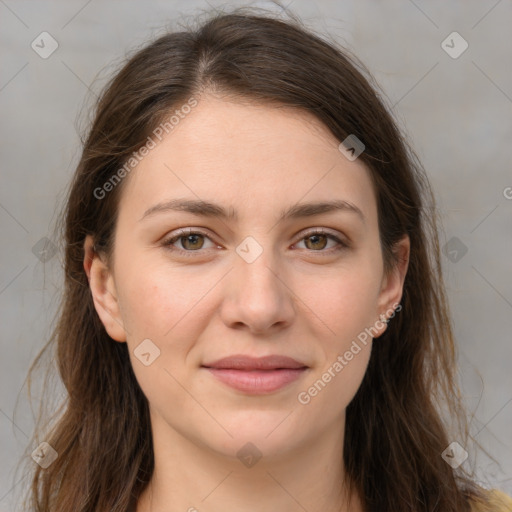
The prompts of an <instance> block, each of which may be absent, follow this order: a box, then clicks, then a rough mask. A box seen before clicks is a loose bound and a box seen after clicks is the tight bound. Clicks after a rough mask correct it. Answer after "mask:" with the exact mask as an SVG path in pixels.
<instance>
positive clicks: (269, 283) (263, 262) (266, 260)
mask: <svg viewBox="0 0 512 512" xmlns="http://www.w3.org/2000/svg"><path fill="white" fill-rule="evenodd" d="M257 236H258V235H257ZM236 253H237V255H238V258H237V259H236V272H235V274H236V277H235V279H237V281H239V283H240V285H243V286H241V289H242V290H244V289H245V290H248V291H251V294H252V295H253V296H254V294H255V293H257V294H259V293H278V292H279V288H280V287H279V285H278V283H276V280H277V277H276V274H277V267H278V266H279V265H280V263H279V261H277V260H276V258H275V255H274V251H273V249H272V247H271V244H270V237H269V236H267V237H265V238H264V237H263V236H258V239H256V237H255V236H247V237H246V238H244V240H242V242H241V243H240V244H239V245H238V246H237V248H236ZM269 298H270V297H269Z"/></svg>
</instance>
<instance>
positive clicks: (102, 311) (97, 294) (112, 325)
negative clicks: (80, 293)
mask: <svg viewBox="0 0 512 512" xmlns="http://www.w3.org/2000/svg"><path fill="white" fill-rule="evenodd" d="M84 270H85V273H86V275H87V279H88V281H89V287H90V289H91V295H92V298H93V302H94V307H95V309H96V312H97V313H98V316H99V317H100V320H101V322H102V323H103V325H104V327H105V330H106V331H107V333H108V335H109V336H110V337H111V338H112V339H114V340H116V341H119V342H124V341H126V331H125V329H124V325H123V321H122V317H121V311H120V309H119V301H118V299H117V293H116V288H115V282H114V278H113V276H112V273H111V271H110V269H109V268H108V266H107V265H106V264H105V262H104V261H103V259H102V258H101V256H100V255H99V254H98V253H97V252H96V251H95V250H94V245H93V240H92V237H91V236H90V235H87V237H86V239H85V242H84Z"/></svg>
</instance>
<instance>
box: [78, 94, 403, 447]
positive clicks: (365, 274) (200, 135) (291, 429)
mask: <svg viewBox="0 0 512 512" xmlns="http://www.w3.org/2000/svg"><path fill="white" fill-rule="evenodd" d="M338 144H339V141H337V140H336V139H335V138H334V137H333V136H332V135H331V134H330V132H329V131H328V130H327V128H325V127H324V126H323V125H321V124H320V123H319V122H318V121H317V120H316V119H315V118H314V117H312V116H311V115H309V114H307V113H304V112H298V111H294V110H291V109H287V108H277V107H274V106H269V105H262V104H241V103H236V102H230V101H227V100H226V99H220V98H216V97H213V96H206V97H203V98H201V101H200V102H199V104H198V105H197V106H196V107H195V108H194V109H193V110H192V112H191V113H190V114H188V115H187V117H185V118H184V119H182V120H180V122H179V124H178V125H177V126H175V127H174V129H173V130H172V131H170V132H169V133H168V134H167V135H166V136H165V137H164V138H163V139H162V140H161V142H160V143H159V144H158V145H157V146H156V147H155V148H154V149H152V150H151V151H150V152H149V154H148V155H147V156H145V157H144V159H143V160H142V161H141V162H140V163H139V164H138V165H137V167H136V168H135V169H134V170H133V171H131V173H130V174H129V176H127V177H126V178H125V180H126V182H125V183H124V189H123V192H122V195H121V199H120V204H119V217H118V223H117V226H116V234H115V248H114V254H113V261H112V264H111V266H110V267H108V268H107V267H106V266H105V264H104V262H103V261H102V260H101V259H100V258H99V257H97V256H93V255H92V254H91V253H90V252H89V256H90V258H87V260H86V263H85V268H86V271H87V273H88V275H89V278H90V285H91V289H92V292H93V297H94V302H95V307H96V310H97V312H98V314H99V316H100V318H101V320H102V322H103V324H104V325H105V328H106V329H107V331H108V333H109V335H110V336H111V337H112V338H113V339H114V340H116V341H118V342H126V343H127V344H128V348H129V353H130V358H131V363H132V365H133V369H134V372H135V375H136V378H137V380H138V382H139V384H140V386H141V388H142V390H143V392H144V394H145V395H146V397H147V399H148V401H149V404H150V410H151V419H152V424H153V425H154V424H156V423H158V424H159V425H160V426H164V427H165V428H166V429H168V431H169V432H173V433H176V434H177V435H179V436H180V437H182V438H184V439H187V440H189V441H190V442H192V443H193V444H194V445H196V446H202V447H207V448H208V449H210V450H212V451H213V452H217V453H222V454H229V455H233V456H234V455H235V454H236V452H237V451H238V450H239V449H240V447H242V446H243V445H244V444H245V443H247V442H252V443H253V444H254V445H255V446H256V447H258V449H259V450H260V451H261V452H262V453H264V454H267V455H272V454H276V455H277V454H282V453H285V452H287V451H290V450H294V449H300V447H301V446H306V445H307V443H309V442H311V440H312V439H314V438H317V437H318V436H319V435H321V434H322V433H326V432H328V431H334V430H336V431H340V429H343V425H344V417H345V409H346V407H347V405H348V404H349V402H350V401H351V400H352V398H353V397H354V395H355V393H356V391H357V389H358V387H359V385H360V383H361V381H362V379H363V376H364V373H365V371H366V367H367V363H368V360H369V357H370V352H371V346H372V336H369V334H368V333H370V334H372V335H373V336H374V337H378V336H380V334H382V332H383V331H384V330H385V324H382V323H381V322H380V315H381V314H384V315H386V316H387V317H389V316H390V315H391V314H392V311H393V306H395V307H396V304H397V303H398V302H399V301H400V298H401V293H402V285H403V279H404V276H405V272H406V264H405V265H401V266H398V267H397V268H396V270H395V271H393V272H392V273H390V274H389V275H384V267H383V260H382V253H381V247H380V241H379V232H378V218H377V206H376V198H375V193H374V190H373V187H372V182H371V179H370V175H369V172H368V170H367V169H366V168H365V166H364V165H363V164H362V162H361V161H360V160H359V159H356V160H355V161H350V160H348V159H347V158H346V157H345V156H344V155H343V154H342V153H341V152H340V151H339V149H338ZM171 201H174V202H175V203H174V204H175V205H176V204H177V203H176V202H177V201H188V202H189V206H190V205H191V204H192V202H197V201H204V202H208V203H214V204H215V205H217V207H216V208H213V209H212V208H209V209H206V210H205V209H204V208H203V209H202V210H201V208H199V207H198V206H195V207H194V208H192V209H190V208H188V209H187V208H185V207H183V208H181V209H179V210H176V209H173V208H171V207H170V206H171V203H170V202H171ZM334 201H338V202H339V203H338V204H341V205H342V207H340V208H326V207H324V208H319V207H318V208H315V207H309V208H307V207H305V205H311V204H313V203H315V204H316V203H331V202H334ZM158 205H159V206H158ZM165 205H167V207H165ZM343 205H344V207H343ZM155 206H156V208H155ZM189 210H190V211H189ZM219 211H222V212H224V213H225V216H220V215H217V213H218V212H219ZM90 244H91V240H90V239H88V240H87V241H86V249H87V250H89V251H90ZM397 250H399V251H401V256H402V258H403V259H404V260H405V261H406V260H407V258H408V239H407V238H406V239H404V241H403V243H402V244H401V245H400V246H399V247H398V249H397ZM365 329H366V331H365ZM365 334H366V335H365ZM144 340H146V341H144ZM113 342H115V341H113ZM376 342H377V341H376ZM141 344H142V345H141ZM274 355H277V356H286V357H289V358H292V359H293V360H295V361H296V362H297V363H298V364H296V365H295V368H290V367H291V366H294V365H292V364H290V361H287V362H286V361H285V362H283V361H272V360H267V363H268V367H265V368H259V370H255V366H257V363H255V362H254V361H249V363H247V361H245V362H244V361H242V363H243V364H242V366H238V367H236V364H237V362H236V361H233V360H232V361H230V362H229V361H228V363H225V364H224V367H223V365H222V364H219V365H218V366H219V368H222V367H223V369H219V368H217V369H212V368H211V366H212V364H213V363H214V362H215V361H218V360H220V359H222V358H226V357H229V356H248V357H251V358H261V357H265V356H274ZM246 363H247V364H246ZM238 364H240V360H238ZM244 365H245V366H244ZM205 366H209V367H210V368H207V367H205ZM278 367H283V368H287V369H277V368H278ZM315 383H316V384H315ZM285 418H286V419H285ZM270 433H271V435H270Z"/></svg>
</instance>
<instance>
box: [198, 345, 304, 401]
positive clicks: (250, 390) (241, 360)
mask: <svg viewBox="0 0 512 512" xmlns="http://www.w3.org/2000/svg"><path fill="white" fill-rule="evenodd" d="M202 368H204V369H206V370H208V371H209V372H210V373H211V374H212V375H213V376H214V377H215V378H217V379H218V380H220V381H221V382H223V383H224V384H226V385H227V386H229V387H231V388H234V389H236V390H238V391H241V392H243V393H246V394H252V395H258V394H266V393H272V392H274V391H277V390H279V389H282V388H284V387H286V386H287V385H289V384H291V383H292V382H294V381H296V380H297V379H299V378H300V377H301V376H302V375H303V374H304V373H305V372H306V371H307V370H308V368H309V367H308V366H307V365H305V364H304V363H302V362H300V361H297V360H295V359H293V358H291V357H287V356H278V355H274V356H266V357H260V358H253V357H249V356H244V355H235V356H230V357H226V358H223V359H219V360H218V361H214V362H212V363H208V364H204V365H202Z"/></svg>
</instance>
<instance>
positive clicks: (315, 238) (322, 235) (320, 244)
mask: <svg viewBox="0 0 512 512" xmlns="http://www.w3.org/2000/svg"><path fill="white" fill-rule="evenodd" d="M328 240H333V241H334V242H336V244H337V245H338V247H334V250H338V249H344V248H346V247H348V245H347V244H346V243H344V242H342V241H341V240H340V239H339V238H338V237H337V236H335V235H333V234H332V233H326V232H324V231H313V232H311V233H308V234H307V235H306V236H305V237H303V238H301V239H300V241H299V243H301V242H304V243H305V244H306V248H307V249H311V250H312V251H313V252H327V251H323V249H325V247H326V245H327V243H328ZM308 242H312V243H311V244H310V247H307V245H308ZM329 249H333V247H330V248H329Z"/></svg>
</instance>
